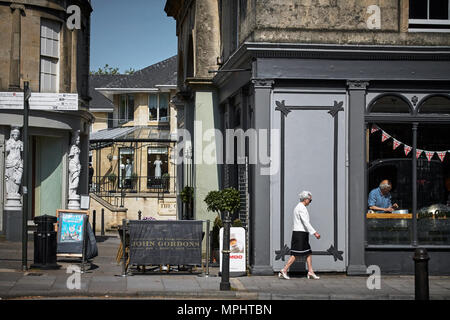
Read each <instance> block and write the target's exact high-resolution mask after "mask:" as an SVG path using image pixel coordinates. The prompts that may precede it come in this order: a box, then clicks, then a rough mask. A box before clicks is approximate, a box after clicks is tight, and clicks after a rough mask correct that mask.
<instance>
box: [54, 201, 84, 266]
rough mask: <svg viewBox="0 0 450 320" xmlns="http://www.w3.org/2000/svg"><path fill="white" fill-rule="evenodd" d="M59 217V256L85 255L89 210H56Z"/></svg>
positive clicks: (80, 256) (78, 256)
mask: <svg viewBox="0 0 450 320" xmlns="http://www.w3.org/2000/svg"><path fill="white" fill-rule="evenodd" d="M56 217H57V218H58V228H57V251H56V253H57V256H58V257H77V258H82V257H83V256H84V251H85V244H86V236H87V233H86V228H87V224H88V218H89V211H85V210H61V209H59V210H56Z"/></svg>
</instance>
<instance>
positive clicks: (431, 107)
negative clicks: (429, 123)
mask: <svg viewBox="0 0 450 320" xmlns="http://www.w3.org/2000/svg"><path fill="white" fill-rule="evenodd" d="M419 113H440V114H450V98H449V97H447V96H432V97H430V98H427V99H426V100H425V101H424V102H422V103H421V105H420V107H419Z"/></svg>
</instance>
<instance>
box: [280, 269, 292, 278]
mask: <svg viewBox="0 0 450 320" xmlns="http://www.w3.org/2000/svg"><path fill="white" fill-rule="evenodd" d="M282 277H283V278H284V279H286V280H289V279H290V278H289V276H288V275H287V273H286V272H284V271H283V270H281V271H280V272H278V278H282Z"/></svg>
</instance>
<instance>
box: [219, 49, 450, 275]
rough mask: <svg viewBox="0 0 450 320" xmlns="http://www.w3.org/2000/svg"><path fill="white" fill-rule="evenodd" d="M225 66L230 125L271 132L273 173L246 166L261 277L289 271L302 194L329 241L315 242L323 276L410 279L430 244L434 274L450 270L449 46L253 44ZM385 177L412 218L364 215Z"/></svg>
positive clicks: (231, 170) (227, 180)
mask: <svg viewBox="0 0 450 320" xmlns="http://www.w3.org/2000/svg"><path fill="white" fill-rule="evenodd" d="M220 70H221V71H222V72H218V73H217V75H216V76H215V78H214V84H215V86H216V88H217V90H218V97H219V103H220V106H221V110H222V117H221V119H222V123H221V127H222V129H223V130H226V129H242V130H244V131H245V130H248V129H257V130H258V129H270V132H271V137H272V140H270V138H269V137H268V138H267V139H268V140H267V142H268V143H270V156H271V160H272V168H271V169H270V170H272V171H271V172H270V173H267V172H268V170H269V167H268V164H265V163H263V162H260V161H259V162H257V164H250V165H249V166H248V168H249V170H248V180H249V184H248V194H249V196H248V200H249V217H248V223H249V229H248V232H249V248H250V252H249V254H250V259H249V260H250V261H249V262H250V266H251V271H252V272H253V273H254V274H273V272H274V271H278V270H280V269H281V268H282V267H283V266H284V264H285V262H286V258H287V257H288V256H287V255H284V253H285V250H286V246H288V247H289V246H290V238H291V231H292V212H293V209H294V207H295V205H296V204H297V200H298V194H299V193H300V192H301V191H302V190H309V191H311V192H312V194H313V197H314V203H313V204H312V205H311V206H310V207H309V211H310V217H311V223H312V225H313V226H314V227H315V228H316V229H317V230H318V231H319V232H320V233H321V235H322V238H321V239H320V240H316V239H313V238H312V237H311V238H310V243H311V246H312V249H313V265H314V267H315V270H317V271H337V272H347V274H349V275H363V274H366V273H367V267H368V266H370V265H377V266H379V267H380V269H381V272H382V273H403V274H408V273H413V272H414V263H413V260H412V258H413V254H414V250H415V248H417V247H425V248H427V249H428V252H429V256H430V261H429V270H430V273H431V274H448V273H449V272H450V224H449V223H448V221H450V207H449V205H450V202H449V199H450V198H449V195H450V48H449V47H433V48H432V49H431V48H430V47H406V46H405V47H402V46H395V47H394V46H392V47H389V46H351V45H307V44H281V43H277V44H275V43H270V44H269V43H251V42H246V43H244V44H243V45H242V46H241V47H240V48H239V49H238V50H237V51H236V52H235V53H234V54H233V55H232V56H231V57H230V58H229V59H228V60H227V62H226V63H225V64H224V65H222V66H221V68H220ZM417 151H419V152H420V151H423V152H421V153H420V154H417ZM425 151H426V152H427V153H426V152H425ZM447 151H448V153H447ZM246 153H247V156H249V154H248V153H249V149H248V146H247V149H246ZM276 159H278V160H279V161H278V162H277V161H276ZM223 167H224V172H223V173H224V175H223V180H224V184H225V185H226V186H230V185H236V184H237V183H238V181H239V177H238V176H239V170H237V169H236V167H237V166H230V165H224V166H223ZM262 172H265V173H264V174H262ZM380 179H381V180H382V179H389V180H391V181H392V183H393V189H392V192H391V193H392V197H393V200H394V201H396V202H397V203H398V204H399V205H400V208H401V209H404V210H405V212H406V213H403V215H390V214H380V215H376V214H371V213H368V206H367V196H368V193H369V192H370V190H372V189H373V188H375V187H377V186H378V184H379V182H380V181H381V180H380ZM268 235H270V236H268Z"/></svg>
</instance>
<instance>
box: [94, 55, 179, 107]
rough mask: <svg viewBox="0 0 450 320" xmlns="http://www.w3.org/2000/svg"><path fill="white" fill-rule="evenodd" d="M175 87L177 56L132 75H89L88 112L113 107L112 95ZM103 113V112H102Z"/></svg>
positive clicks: (157, 90) (156, 90)
mask: <svg viewBox="0 0 450 320" xmlns="http://www.w3.org/2000/svg"><path fill="white" fill-rule="evenodd" d="M176 85H177V56H176V55H175V56H173V57H170V58H168V59H166V60H163V61H160V62H158V63H155V64H152V65H151V66H148V67H146V68H144V69H141V70H138V71H136V72H134V73H132V74H129V75H128V74H116V75H90V76H89V93H90V96H91V97H92V100H91V102H90V107H89V108H90V110H91V111H95V109H99V110H101V109H104V108H111V111H112V108H113V107H114V105H113V103H112V99H113V96H114V94H120V93H130V92H152V91H154V92H159V91H163V90H167V89H172V88H173V89H175V88H176ZM102 111H103V110H102Z"/></svg>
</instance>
